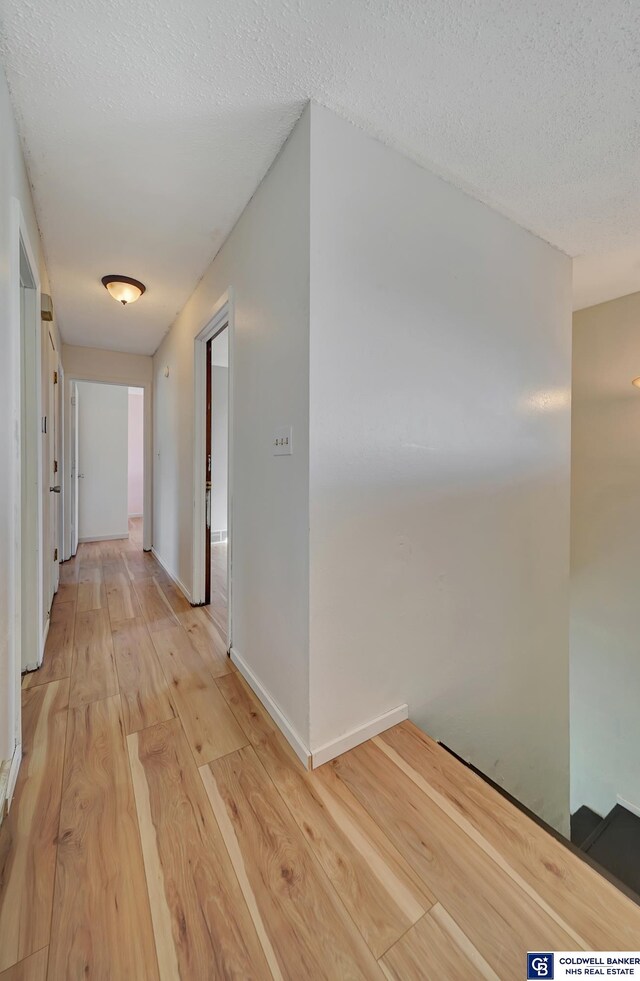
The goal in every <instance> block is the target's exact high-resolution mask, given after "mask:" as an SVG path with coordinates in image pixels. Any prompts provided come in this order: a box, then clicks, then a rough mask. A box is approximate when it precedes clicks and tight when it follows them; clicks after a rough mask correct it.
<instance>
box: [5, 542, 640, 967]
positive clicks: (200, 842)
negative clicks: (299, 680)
mask: <svg viewBox="0 0 640 981" xmlns="http://www.w3.org/2000/svg"><path fill="white" fill-rule="evenodd" d="M220 555H222V552H221V553H220ZM216 595H217V598H216V608H215V609H209V610H208V609H205V608H201V609H192V608H191V607H190V606H189V604H188V603H187V602H186V600H185V599H184V597H183V596H182V594H181V593H180V592H179V590H177V588H176V587H175V585H174V584H173V583H172V582H171V580H170V579H169V577H168V576H167V575H166V574H165V573H164V572H163V570H162V569H161V568H160V566H159V565H158V563H157V562H156V561H155V559H154V558H153V557H152V556H151V555H148V554H145V553H143V552H142V550H141V544H140V530H139V527H138V526H137V525H134V526H133V528H132V536H131V538H130V540H129V541H128V542H106V543H93V544H87V545H83V546H81V548H80V550H79V552H78V556H77V557H76V558H75V559H73V560H72V561H71V562H67V563H65V564H64V565H63V566H62V567H61V586H60V590H59V593H58V596H57V597H56V600H55V603H54V607H53V613H52V622H51V628H50V632H49V638H48V642H47V649H46V654H45V661H44V665H43V667H42V668H41V669H40V670H39V671H37V672H33V673H32V674H29V675H27V676H25V678H24V679H23V704H24V714H23V721H24V759H23V763H22V768H21V771H20V775H19V778H18V785H17V790H16V795H15V798H14V802H13V806H12V808H11V811H10V813H9V815H8V817H7V818H6V819H5V821H4V823H3V825H2V827H1V828H0V981H9V979H11V981H18V979H23V981H25V979H26V981H44V979H49V981H80V979H86V978H95V979H109V981H143V979H147V978H149V979H162V981H165V979H167V981H168V979H177V978H181V979H183V981H209V979H212V978H225V979H226V978H238V979H245V978H255V979H269V978H276V979H280V978H285V979H295V981H306V979H312V981H315V979H322V978H326V979H332V981H343V979H355V978H371V979H373V978H387V979H394V981H402V979H407V981H414V979H415V981H419V979H420V981H421V979H423V978H428V979H431V978H433V979H438V981H467V979H473V978H491V979H496V978H499V979H509V981H510V979H514V981H515V979H520V978H523V977H524V976H525V973H526V972H525V953H526V951H527V950H531V949H534V950H535V949H540V950H553V949H569V950H576V949H581V948H584V949H587V948H594V949H613V950H615V949H624V950H633V949H635V948H637V947H639V946H640V908H639V907H638V906H636V905H635V904H634V903H632V902H631V900H629V899H628V898H627V897H625V896H624V895H623V894H622V893H620V892H619V891H618V890H616V889H615V887H614V886H613V885H611V884H610V883H609V882H607V881H606V880H604V879H603V878H601V877H600V876H599V875H598V874H597V873H596V872H594V871H593V870H592V869H591V868H590V867H589V866H587V865H586V864H584V863H583V862H582V861H581V860H580V859H579V858H578V857H576V856H575V855H573V854H572V853H571V852H570V851H569V850H568V849H567V848H565V847H564V845H563V844H562V843H560V842H558V841H557V840H556V839H554V838H553V837H551V836H550V835H548V834H547V833H546V832H545V831H544V830H543V829H542V828H540V827H539V826H538V825H537V824H535V823H533V822H532V821H530V820H529V819H528V818H527V817H526V816H525V815H523V814H522V813H521V812H520V811H519V810H517V809H516V808H514V807H513V806H512V805H511V804H510V803H509V802H508V801H507V800H505V799H504V798H503V797H501V796H500V795H499V794H497V793H496V792H495V791H494V790H493V789H492V788H491V787H490V786H489V785H488V784H486V783H485V782H484V781H482V780H481V779H480V778H478V777H477V776H476V775H475V774H473V773H472V772H471V771H470V770H468V769H467V768H466V767H464V766H463V765H462V764H461V763H459V762H458V761H457V760H456V759H454V758H453V757H452V756H450V755H449V754H448V753H447V752H446V751H445V750H443V749H442V747H440V746H438V745H437V744H436V743H434V742H433V741H432V740H431V739H429V737H428V736H426V735H425V734H424V733H422V732H420V730H418V729H417V728H416V727H415V726H413V725H412V724H411V723H409V722H406V723H402V724H401V725H399V726H396V727H395V728H394V729H391V730H389V731H388V732H386V733H384V734H383V735H381V736H378V737H376V738H374V739H372V740H370V741H369V742H367V743H365V744H363V745H362V746H359V747H358V748H357V749H355V750H352V751H351V752H350V753H347V754H345V755H344V756H342V757H340V758H339V759H337V760H335V761H333V762H332V763H329V764H327V765H326V766H324V767H321V768H320V769H319V770H317V771H314V772H313V773H308V772H306V771H305V770H303V768H302V766H301V764H300V763H299V761H298V759H297V758H296V756H295V755H294V754H293V752H292V750H291V748H290V747H289V745H288V743H287V742H286V741H285V740H284V738H283V737H282V735H281V734H280V732H279V730H278V729H277V727H276V725H275V723H274V722H273V721H272V719H271V718H270V716H269V715H268V714H267V713H266V711H265V710H264V709H263V707H262V706H261V704H260V703H259V702H258V701H257V699H256V698H255V696H254V695H253V693H252V692H251V690H250V689H249V688H248V686H247V685H246V684H245V682H244V680H243V679H242V678H241V676H240V675H239V674H238V673H237V672H236V670H235V669H234V668H233V666H232V664H231V662H230V661H229V659H228V658H227V657H226V653H225V643H224V640H223V633H224V629H225V624H226V620H225V619H224V618H223V616H222V614H223V613H224V609H223V599H224V597H223V595H222V592H217V594H216ZM221 611H222V612H221Z"/></svg>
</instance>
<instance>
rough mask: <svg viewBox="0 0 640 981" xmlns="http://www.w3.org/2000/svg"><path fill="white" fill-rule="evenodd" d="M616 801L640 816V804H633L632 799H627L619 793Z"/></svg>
mask: <svg viewBox="0 0 640 981" xmlns="http://www.w3.org/2000/svg"><path fill="white" fill-rule="evenodd" d="M616 802H617V803H618V804H620V806H621V807H625V808H626V809H627V810H628V811H631V813H632V814H635V816H636V817H640V804H632V803H631V801H630V800H625V799H624V797H621V796H620V794H617V796H616Z"/></svg>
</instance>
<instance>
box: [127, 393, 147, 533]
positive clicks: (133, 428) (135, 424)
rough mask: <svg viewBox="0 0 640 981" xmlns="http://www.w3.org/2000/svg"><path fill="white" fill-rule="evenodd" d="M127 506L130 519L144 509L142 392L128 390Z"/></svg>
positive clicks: (137, 515)
mask: <svg viewBox="0 0 640 981" xmlns="http://www.w3.org/2000/svg"><path fill="white" fill-rule="evenodd" d="M127 502H128V504H127V506H128V509H129V515H130V516H131V517H139V516H140V515H141V514H142V511H143V508H144V391H143V390H142V389H141V388H130V389H129V469H128V491H127Z"/></svg>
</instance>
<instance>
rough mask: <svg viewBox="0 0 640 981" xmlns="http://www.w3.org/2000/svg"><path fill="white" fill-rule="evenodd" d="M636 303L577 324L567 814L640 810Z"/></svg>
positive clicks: (629, 300)
mask: <svg viewBox="0 0 640 981" xmlns="http://www.w3.org/2000/svg"><path fill="white" fill-rule="evenodd" d="M639 324H640V293H634V294H632V295H631V296H625V297H622V298H621V299H618V300H613V301H611V302H609V303H602V304H600V305H598V306H594V307H590V308H589V309H586V310H582V311H580V312H579V313H576V314H574V318H573V413H572V478H571V806H572V810H574V809H576V808H577V807H579V806H580V805H581V804H587V805H588V806H589V807H591V808H593V810H595V811H596V812H597V813H599V814H602V815H604V814H606V813H607V812H608V811H609V810H610V809H611V808H612V807H613V806H614V804H615V803H616V797H617V796H618V795H620V796H621V797H622V798H624V799H625V800H627V801H629V802H631V803H632V804H635V805H636V806H640V765H639V764H638V746H640V712H638V698H639V696H640V653H639V641H638V638H639V637H640V602H639V601H638V596H639V594H640V570H639V567H638V555H640V521H639V520H638V516H639V515H640V452H639V449H640V391H638V389H636V388H634V387H633V386H632V385H631V379H632V378H634V377H636V376H638V375H640V328H639V326H638V325H639Z"/></svg>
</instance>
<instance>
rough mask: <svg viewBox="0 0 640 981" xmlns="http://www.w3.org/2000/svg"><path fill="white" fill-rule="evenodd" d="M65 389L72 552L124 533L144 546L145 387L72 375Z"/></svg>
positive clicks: (115, 537) (123, 536)
mask: <svg viewBox="0 0 640 981" xmlns="http://www.w3.org/2000/svg"><path fill="white" fill-rule="evenodd" d="M69 395H70V397H69V407H70V420H69V476H70V483H69V498H70V502H69V503H70V532H71V545H70V553H71V555H75V553H76V551H77V548H78V543H79V542H96V541H112V540H114V541H115V540H118V539H125V538H131V539H132V541H134V542H135V543H136V544H139V545H140V547H142V524H143V516H144V390H143V389H142V388H130V387H129V386H126V385H116V384H109V383H106V382H87V381H78V380H72V381H71V382H70V386H69Z"/></svg>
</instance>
